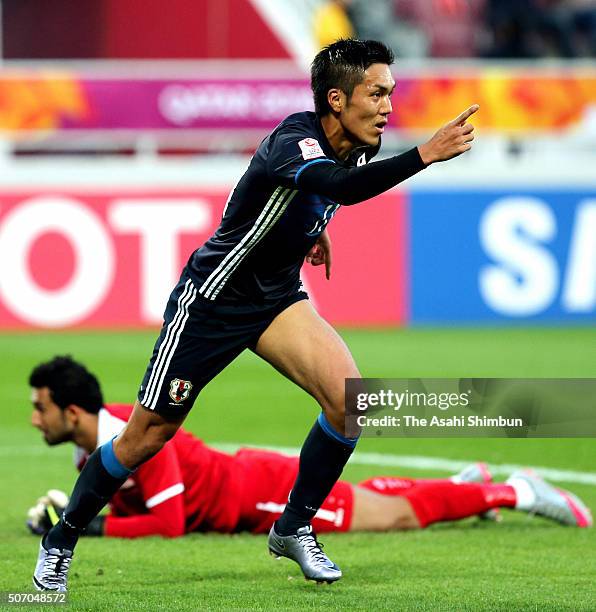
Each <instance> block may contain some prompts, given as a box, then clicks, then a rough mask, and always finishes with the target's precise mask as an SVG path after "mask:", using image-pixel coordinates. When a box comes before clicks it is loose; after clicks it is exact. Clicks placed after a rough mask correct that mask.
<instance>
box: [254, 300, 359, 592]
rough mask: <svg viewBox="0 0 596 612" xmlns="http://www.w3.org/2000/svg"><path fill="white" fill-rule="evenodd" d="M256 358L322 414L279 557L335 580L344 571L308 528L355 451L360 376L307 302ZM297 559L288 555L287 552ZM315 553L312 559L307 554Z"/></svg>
mask: <svg viewBox="0 0 596 612" xmlns="http://www.w3.org/2000/svg"><path fill="white" fill-rule="evenodd" d="M255 352H256V353H257V354H258V355H260V356H261V357H263V358H264V359H266V360H267V361H269V362H270V363H271V364H272V365H273V366H274V367H275V368H277V369H278V370H279V371H281V372H282V373H283V374H285V375H286V376H287V377H288V378H290V380H292V381H294V382H295V383H296V384H297V385H299V386H300V387H302V388H303V389H305V390H306V391H307V392H308V393H310V394H311V395H312V396H313V397H314V398H315V399H316V400H317V402H318V403H319V405H320V406H321V408H322V412H321V414H320V415H319V418H318V419H317V421H316V422H315V424H314V425H313V427H312V429H311V431H310V433H309V434H308V437H307V438H306V441H305V442H304V445H303V447H302V451H301V453H300V465H299V472H298V476H297V478H296V482H295V484H294V487H293V488H292V492H291V494H290V499H289V502H288V504H287V506H286V509H285V510H284V513H283V514H282V516H281V517H280V519H279V520H278V521H277V522H276V524H275V526H274V529H273V530H272V532H271V536H270V539H269V546H270V548H271V549H272V550H273V552H275V553H276V554H281V555H283V556H289V557H290V558H293V559H294V560H296V561H297V562H298V563H299V564H300V565H301V568H302V570H303V572H304V573H305V576H307V577H309V578H312V579H316V580H319V579H320V580H327V581H332V580H337V579H339V578H340V577H341V571H340V570H339V568H337V566H336V565H335V564H333V563H331V562H330V561H329V560H328V559H327V558H326V556H325V555H323V554H322V553H321V551H320V548H318V546H316V541H314V544H313V543H312V542H311V540H314V538H313V537H312V534H311V527H310V522H311V520H312V518H313V517H314V515H315V514H316V512H317V511H318V510H319V508H320V507H321V505H322V503H323V501H324V500H325V498H326V497H327V495H328V494H329V492H330V491H331V489H332V487H333V485H334V484H335V483H336V482H337V480H338V478H339V476H340V474H341V472H342V470H343V468H344V466H345V464H346V462H347V461H348V459H349V457H350V455H351V454H352V451H353V449H354V446H355V445H356V441H357V440H356V439H355V438H348V437H346V436H345V422H344V416H345V405H344V403H345V379H346V378H359V377H360V374H359V372H358V368H357V367H356V364H355V363H354V360H353V358H352V356H351V354H350V351H349V350H348V348H347V346H346V345H345V343H344V342H343V340H342V339H341V338H340V336H339V334H337V332H336V331H335V330H334V329H333V328H332V327H331V326H330V325H329V324H328V323H327V322H326V321H324V320H323V319H322V318H321V317H320V316H319V315H318V314H317V313H316V311H315V310H314V308H313V307H312V306H311V305H310V303H309V302H307V301H300V302H297V303H295V304H293V305H291V306H290V307H289V308H287V309H286V310H284V311H283V312H282V313H281V314H279V315H278V316H277V317H276V318H275V319H274V320H273V322H272V323H271V324H270V325H269V327H268V328H267V329H266V330H265V332H264V333H263V334H262V335H261V337H260V338H259V341H258V343H257V344H256V347H255ZM290 549H291V550H293V551H294V552H293V553H290V554H288V552H289V550H290ZM309 551H311V552H312V553H313V554H308V553H309Z"/></svg>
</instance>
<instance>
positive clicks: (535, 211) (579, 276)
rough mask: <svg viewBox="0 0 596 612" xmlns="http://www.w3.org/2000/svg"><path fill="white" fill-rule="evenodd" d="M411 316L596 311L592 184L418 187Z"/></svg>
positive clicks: (581, 315) (521, 316) (589, 317)
mask: <svg viewBox="0 0 596 612" xmlns="http://www.w3.org/2000/svg"><path fill="white" fill-rule="evenodd" d="M410 207H411V210H410V219H411V228H410V229H411V253H410V255H411V270H410V276H411V286H412V292H411V321H412V322H413V323H445V322H459V323H477V322H478V323H494V322H499V321H503V322H508V323H511V322H516V321H519V322H523V323H528V322H532V321H535V322H538V323H540V322H543V323H563V322H567V323H573V322H577V323H582V322H584V323H585V322H588V321H590V322H593V321H594V320H596V192H594V191H575V190H569V191H554V190H553V191H531V192H530V191H523V190H522V191H440V192H431V191H414V192H412V193H411V201H410Z"/></svg>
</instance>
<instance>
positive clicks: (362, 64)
mask: <svg viewBox="0 0 596 612" xmlns="http://www.w3.org/2000/svg"><path fill="white" fill-rule="evenodd" d="M394 59H395V58H394V56H393V51H391V49H390V48H389V47H387V45H384V44H383V43H382V42H379V41H377V40H357V39H356V38H344V39H341V40H338V41H336V42H334V43H332V44H330V45H328V46H327V47H324V48H323V49H321V51H319V52H318V53H317V55H316V56H315V59H314V60H313V62H312V65H311V69H310V86H311V88H312V92H313V96H314V100H315V111H316V113H317V115H319V116H320V117H322V116H323V115H327V114H328V113H330V112H331V107H330V106H329V102H327V93H328V92H329V90H330V89H336V88H337V89H341V90H342V91H343V92H344V93H345V94H346V96H347V97H348V100H349V99H350V97H351V96H352V93H353V92H354V87H356V85H358V84H359V83H362V81H363V80H364V71H365V70H366V69H367V68H369V67H370V66H372V64H388V65H391V64H393V62H394Z"/></svg>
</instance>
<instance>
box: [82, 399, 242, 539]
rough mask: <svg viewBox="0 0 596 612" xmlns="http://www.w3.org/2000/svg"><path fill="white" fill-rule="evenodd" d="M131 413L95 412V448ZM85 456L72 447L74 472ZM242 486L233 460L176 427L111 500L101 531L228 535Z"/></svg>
mask: <svg viewBox="0 0 596 612" xmlns="http://www.w3.org/2000/svg"><path fill="white" fill-rule="evenodd" d="M131 412H132V406H130V405H109V406H106V407H105V408H103V409H102V410H100V411H99V415H98V435H97V444H98V446H100V445H101V444H104V443H105V442H107V441H109V440H110V439H112V438H113V437H114V436H115V435H117V434H118V433H119V432H120V431H121V430H122V428H123V427H124V425H125V424H126V421H127V420H128V418H129V417H130V414H131ZM86 457H87V455H86V453H85V452H84V451H83V450H82V449H80V448H77V455H76V458H75V460H76V463H77V467H78V468H79V470H80V469H82V467H83V465H84V463H85V460H86ZM241 486H242V470H241V469H240V470H239V468H238V465H237V462H235V461H234V457H232V456H230V455H226V454H224V453H221V452H219V451H216V450H213V449H211V448H209V447H207V446H206V445H205V444H204V443H203V442H201V441H200V440H198V439H197V438H195V437H194V436H193V435H192V434H190V433H188V432H187V431H184V430H183V429H180V430H179V431H178V432H177V433H176V435H175V436H174V437H173V438H172V439H171V440H170V441H169V442H168V443H166V444H165V445H164V447H163V448H162V449H161V450H160V451H159V452H158V453H157V454H156V455H155V456H154V457H153V458H152V459H150V460H149V461H147V462H146V463H144V464H143V465H141V466H140V467H139V468H138V469H137V470H136V471H135V472H134V473H133V474H132V476H131V477H130V478H129V479H128V480H127V481H126V482H125V483H124V484H123V485H122V487H121V488H120V490H119V491H118V492H117V493H116V494H115V495H114V496H113V497H112V499H111V501H110V513H109V514H108V516H107V518H106V523H105V533H106V535H108V536H119V537H131V538H134V537H140V536H146V535H156V534H160V535H164V536H170V537H174V536H179V535H182V534H184V533H188V532H190V531H220V532H231V531H233V530H234V529H235V527H236V525H237V524H238V520H239V516H240V497H241Z"/></svg>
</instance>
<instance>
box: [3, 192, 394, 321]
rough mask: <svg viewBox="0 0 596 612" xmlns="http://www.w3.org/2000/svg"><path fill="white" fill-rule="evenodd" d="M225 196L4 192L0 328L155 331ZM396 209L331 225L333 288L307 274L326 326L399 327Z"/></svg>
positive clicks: (348, 215) (389, 201) (347, 214)
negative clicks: (139, 328) (329, 323)
mask: <svg viewBox="0 0 596 612" xmlns="http://www.w3.org/2000/svg"><path fill="white" fill-rule="evenodd" d="M227 195H228V194H227V192H226V191H221V190H218V191H206V190H204V189H197V190H192V189H188V190H185V191H157V190H156V191H150V192H149V191H135V190H128V191H122V192H117V191H112V192H88V191H86V192H74V191H73V190H57V189H54V190H52V191H51V192H48V191H43V192H30V191H27V192H4V193H0V327H2V328H5V329H6V328H24V327H30V326H36V327H42V328H45V327H47V328H53V327H69V326H84V327H107V326H144V325H159V324H160V323H161V319H162V314H163V309H164V307H165V303H166V299H167V296H168V295H169V293H170V291H171V289H172V287H173V286H174V285H175V283H176V281H177V278H178V275H179V272H180V269H181V268H182V266H183V265H184V263H185V262H186V260H187V258H188V256H189V254H190V253H191V252H192V251H193V250H194V249H195V248H197V246H199V245H200V244H202V243H203V242H204V241H205V240H206V239H207V238H208V237H209V236H210V235H211V233H212V232H213V231H214V230H215V229H216V227H217V225H218V223H219V219H220V218H221V214H222V211H223V208H224V204H225V201H226V199H227ZM396 200H397V201H396ZM403 208H404V207H403V205H402V204H401V201H400V196H398V195H396V194H394V193H393V194H386V195H385V196H381V197H380V198H377V200H376V201H375V203H374V206H371V205H367V204H365V205H362V206H356V207H351V208H350V209H348V210H345V211H343V212H342V214H341V215H337V218H336V219H335V220H334V223H333V228H332V229H331V232H332V235H333V233H336V235H337V236H338V237H339V236H341V240H339V239H338V240H337V241H335V247H334V263H333V270H332V282H331V283H328V282H327V281H326V280H325V272H324V269H323V268H322V267H316V268H313V267H311V266H306V267H305V273H304V276H303V281H304V283H305V285H306V288H307V290H308V291H309V294H310V295H311V299H313V301H314V302H315V303H316V305H317V307H318V308H319V310H320V312H321V313H322V314H323V315H324V316H326V317H327V318H329V319H330V320H332V321H334V322H336V323H340V324H359V325H366V324H369V325H370V324H402V323H404V320H405V310H404V304H405V295H404V291H405V287H406V282H405V278H404V277H403V274H404V272H405V248H406V247H405V244H406V240H405V225H404V220H403ZM381 219H382V223H379V220H381ZM388 279H391V282H388Z"/></svg>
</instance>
